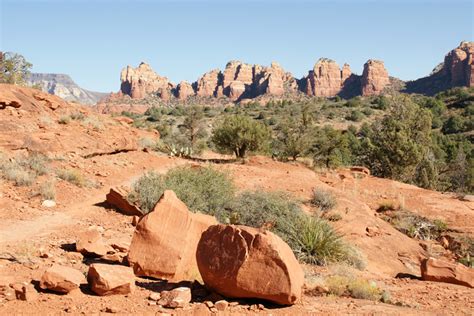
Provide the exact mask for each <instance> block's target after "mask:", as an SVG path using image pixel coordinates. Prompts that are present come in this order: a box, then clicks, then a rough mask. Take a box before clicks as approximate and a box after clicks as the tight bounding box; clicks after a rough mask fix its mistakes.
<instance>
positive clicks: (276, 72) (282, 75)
mask: <svg viewBox="0 0 474 316" xmlns="http://www.w3.org/2000/svg"><path fill="white" fill-rule="evenodd" d="M255 76H256V78H259V79H258V82H257V87H258V88H257V91H258V94H269V95H276V96H279V95H282V94H284V93H285V84H287V86H288V88H289V89H290V90H291V91H296V90H297V89H298V85H297V83H296V80H295V79H294V78H293V76H292V75H291V73H289V72H285V71H284V70H283V69H282V68H281V66H280V65H279V64H278V63H276V62H272V64H271V66H270V67H260V68H257V65H256V66H255Z"/></svg>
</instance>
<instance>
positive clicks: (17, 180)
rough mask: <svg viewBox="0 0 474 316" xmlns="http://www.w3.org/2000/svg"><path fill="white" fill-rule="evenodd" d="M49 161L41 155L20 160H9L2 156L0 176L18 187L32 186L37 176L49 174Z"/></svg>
mask: <svg viewBox="0 0 474 316" xmlns="http://www.w3.org/2000/svg"><path fill="white" fill-rule="evenodd" d="M48 163H49V160H48V159H47V158H46V157H45V156H44V155H41V154H35V153H34V154H30V155H28V156H21V157H19V158H16V159H15V158H7V156H6V155H5V154H0V176H1V177H3V178H4V179H6V180H8V181H12V182H13V183H14V184H15V185H16V186H30V185H32V184H33V183H34V181H35V180H36V177H37V176H40V175H45V174H47V173H48V172H49V167H48Z"/></svg>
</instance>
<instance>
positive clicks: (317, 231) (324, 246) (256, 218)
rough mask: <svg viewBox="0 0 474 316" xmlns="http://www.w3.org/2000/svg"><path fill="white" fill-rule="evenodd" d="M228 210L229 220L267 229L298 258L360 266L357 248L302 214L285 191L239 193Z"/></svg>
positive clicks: (326, 225)
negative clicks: (281, 240) (283, 242)
mask: <svg viewBox="0 0 474 316" xmlns="http://www.w3.org/2000/svg"><path fill="white" fill-rule="evenodd" d="M230 209H231V210H232V211H231V213H230V215H229V216H230V221H231V223H233V224H241V225H247V226H252V227H257V228H259V227H266V228H269V229H270V230H271V231H273V232H274V233H275V234H277V235H278V236H280V237H281V238H282V239H283V240H284V241H285V242H287V243H288V245H289V246H290V248H291V249H292V250H293V252H294V253H295V255H296V256H297V257H298V258H299V260H302V261H304V262H307V263H311V264H319V265H325V264H328V263H330V262H347V263H349V264H352V265H354V266H356V267H358V268H362V267H363V266H364V262H363V261H362V259H361V258H360V255H359V254H358V253H357V251H356V250H355V249H354V248H352V247H350V246H349V245H347V244H346V243H345V242H344V241H343V240H342V237H341V236H340V235H339V234H337V233H336V232H335V231H334V230H333V229H332V227H331V226H330V225H329V224H328V223H327V222H326V221H325V220H323V219H320V218H313V217H310V216H308V215H306V214H304V213H303V212H302V211H301V209H300V207H299V205H298V203H297V202H296V201H294V200H293V199H291V197H289V196H288V195H287V194H285V193H279V192H260V191H258V192H249V191H246V192H242V193H241V194H239V195H238V196H237V197H236V199H235V200H234V202H233V203H232V205H231V207H230Z"/></svg>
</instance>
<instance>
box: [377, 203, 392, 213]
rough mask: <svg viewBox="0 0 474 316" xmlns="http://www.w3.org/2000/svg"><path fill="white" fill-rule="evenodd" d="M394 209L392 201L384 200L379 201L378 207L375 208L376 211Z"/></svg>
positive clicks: (381, 211)
mask: <svg viewBox="0 0 474 316" xmlns="http://www.w3.org/2000/svg"><path fill="white" fill-rule="evenodd" d="M395 209H396V207H395V204H394V203H393V202H392V201H385V202H382V203H380V205H379V207H378V208H377V212H379V213H383V212H386V211H394V210H395Z"/></svg>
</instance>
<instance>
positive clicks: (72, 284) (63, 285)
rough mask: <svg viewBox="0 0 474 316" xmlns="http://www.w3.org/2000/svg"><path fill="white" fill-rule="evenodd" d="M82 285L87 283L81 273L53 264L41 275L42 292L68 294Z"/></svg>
mask: <svg viewBox="0 0 474 316" xmlns="http://www.w3.org/2000/svg"><path fill="white" fill-rule="evenodd" d="M83 283H87V281H86V278H85V277H84V275H83V274H82V272H81V271H79V270H76V269H73V268H70V267H64V266H60V265H57V264H55V265H53V266H52V267H50V268H49V269H47V270H46V271H45V272H44V273H43V276H42V277H41V281H40V287H41V288H42V289H44V290H46V289H47V290H51V291H54V292H59V293H69V292H71V291H72V290H74V289H77V288H79V286H80V285H81V284H83Z"/></svg>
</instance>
